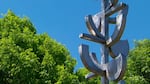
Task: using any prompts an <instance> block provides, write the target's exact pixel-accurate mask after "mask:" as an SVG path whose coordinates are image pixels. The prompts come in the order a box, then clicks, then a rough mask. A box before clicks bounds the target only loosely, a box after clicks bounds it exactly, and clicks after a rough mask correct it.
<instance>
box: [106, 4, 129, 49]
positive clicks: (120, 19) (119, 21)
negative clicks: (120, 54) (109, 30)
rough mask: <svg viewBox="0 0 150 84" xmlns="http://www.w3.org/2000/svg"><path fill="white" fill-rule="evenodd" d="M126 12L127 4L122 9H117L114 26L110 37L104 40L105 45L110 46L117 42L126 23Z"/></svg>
mask: <svg viewBox="0 0 150 84" xmlns="http://www.w3.org/2000/svg"><path fill="white" fill-rule="evenodd" d="M127 12H128V6H127V5H126V6H125V8H124V9H122V10H120V11H119V15H118V16H117V18H116V28H115V30H114V32H113V34H112V35H111V37H110V38H109V39H108V40H107V41H106V45H107V46H109V47H110V46H112V45H113V44H115V43H116V42H118V41H119V40H120V38H121V36H122V34H123V31H124V29H125V24H126V16H127Z"/></svg>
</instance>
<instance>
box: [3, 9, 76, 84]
mask: <svg viewBox="0 0 150 84" xmlns="http://www.w3.org/2000/svg"><path fill="white" fill-rule="evenodd" d="M75 64H76V61H75V59H73V58H72V57H71V56H70V53H69V52H68V50H67V49H66V48H65V47H64V46H63V45H62V44H60V43H58V42H56V41H55V40H53V39H51V38H50V37H49V36H48V35H47V34H36V30H35V27H34V25H33V24H32V23H31V22H30V20H29V19H28V18H26V17H24V18H20V17H18V16H16V15H15V14H14V13H13V12H11V11H8V13H7V14H6V15H4V17H3V18H1V19H0V84H73V83H74V84H75V82H78V77H77V76H76V75H74V73H73V70H74V66H75Z"/></svg>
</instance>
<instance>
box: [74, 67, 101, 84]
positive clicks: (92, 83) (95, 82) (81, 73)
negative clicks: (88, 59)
mask: <svg viewBox="0 0 150 84" xmlns="http://www.w3.org/2000/svg"><path fill="white" fill-rule="evenodd" d="M88 73H89V71H88V70H87V69H86V68H81V69H79V70H78V71H77V72H76V75H77V76H78V79H79V81H80V84H100V77H95V78H92V79H89V80H87V79H85V75H87V74H88Z"/></svg>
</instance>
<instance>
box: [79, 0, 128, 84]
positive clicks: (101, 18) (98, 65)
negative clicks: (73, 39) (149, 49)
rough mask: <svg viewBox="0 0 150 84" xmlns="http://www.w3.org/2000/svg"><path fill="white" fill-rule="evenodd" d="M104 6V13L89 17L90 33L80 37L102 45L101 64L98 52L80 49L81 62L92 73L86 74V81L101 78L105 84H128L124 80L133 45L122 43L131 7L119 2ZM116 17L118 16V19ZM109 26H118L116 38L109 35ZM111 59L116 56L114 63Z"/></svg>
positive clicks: (111, 0)
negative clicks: (113, 83) (112, 83)
mask: <svg viewBox="0 0 150 84" xmlns="http://www.w3.org/2000/svg"><path fill="white" fill-rule="evenodd" d="M101 4H102V11H101V12H99V13H97V14H95V15H88V16H86V17H85V22H86V25H87V29H88V31H89V33H90V34H85V33H82V34H81V35H80V38H82V39H85V40H89V41H92V42H96V43H98V44H101V45H102V47H101V61H100V62H99V61H98V60H97V56H96V54H95V53H93V52H92V53H90V52H89V46H88V45H85V44H82V45H80V46H79V53H80V57H81V60H82V62H83V64H84V66H85V67H86V68H87V69H88V70H89V71H90V72H91V73H89V74H87V75H86V78H87V79H90V78H93V77H96V76H101V83H102V84H109V81H118V84H125V81H124V80H122V78H123V75H124V73H125V70H126V65H127V56H128V52H129V44H128V41H127V40H120V38H121V36H122V34H123V32H124V29H125V24H126V18H127V13H128V5H127V4H125V3H118V0H102V2H101ZM116 13H117V14H116ZM114 14H116V16H115V17H114ZM109 24H114V25H116V27H115V29H114V32H113V33H112V35H109V28H110V26H109ZM109 36H110V37H109ZM109 56H111V57H112V60H109Z"/></svg>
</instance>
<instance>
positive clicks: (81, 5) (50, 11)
mask: <svg viewBox="0 0 150 84" xmlns="http://www.w3.org/2000/svg"><path fill="white" fill-rule="evenodd" d="M119 2H124V3H127V4H128V5H129V12H128V16H127V23H126V28H125V31H124V34H123V35H122V39H128V40H129V43H130V49H132V48H133V47H134V40H142V39H145V38H147V39H149V38H150V0H119ZM100 4H101V3H100V0H1V1H0V14H5V13H7V11H8V9H10V10H12V11H13V12H14V13H15V14H16V15H18V16H20V17H24V16H27V17H29V18H30V20H31V22H32V23H33V24H34V26H35V27H36V29H37V33H38V34H42V33H45V32H46V33H48V34H49V36H50V37H51V38H53V39H55V40H56V41H58V42H60V43H62V44H63V45H65V46H66V47H67V49H68V50H69V51H70V53H71V55H72V56H73V58H75V59H76V60H77V65H76V69H78V68H81V67H83V64H82V62H81V60H80V56H79V53H78V46H79V45H80V44H88V45H89V47H90V51H93V52H96V54H97V58H99V59H100V45H99V44H96V43H93V42H89V41H85V40H82V39H80V38H79V34H81V33H88V31H87V28H86V24H85V19H84V17H85V16H86V15H89V14H96V13H97V12H100V8H101V6H100Z"/></svg>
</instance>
